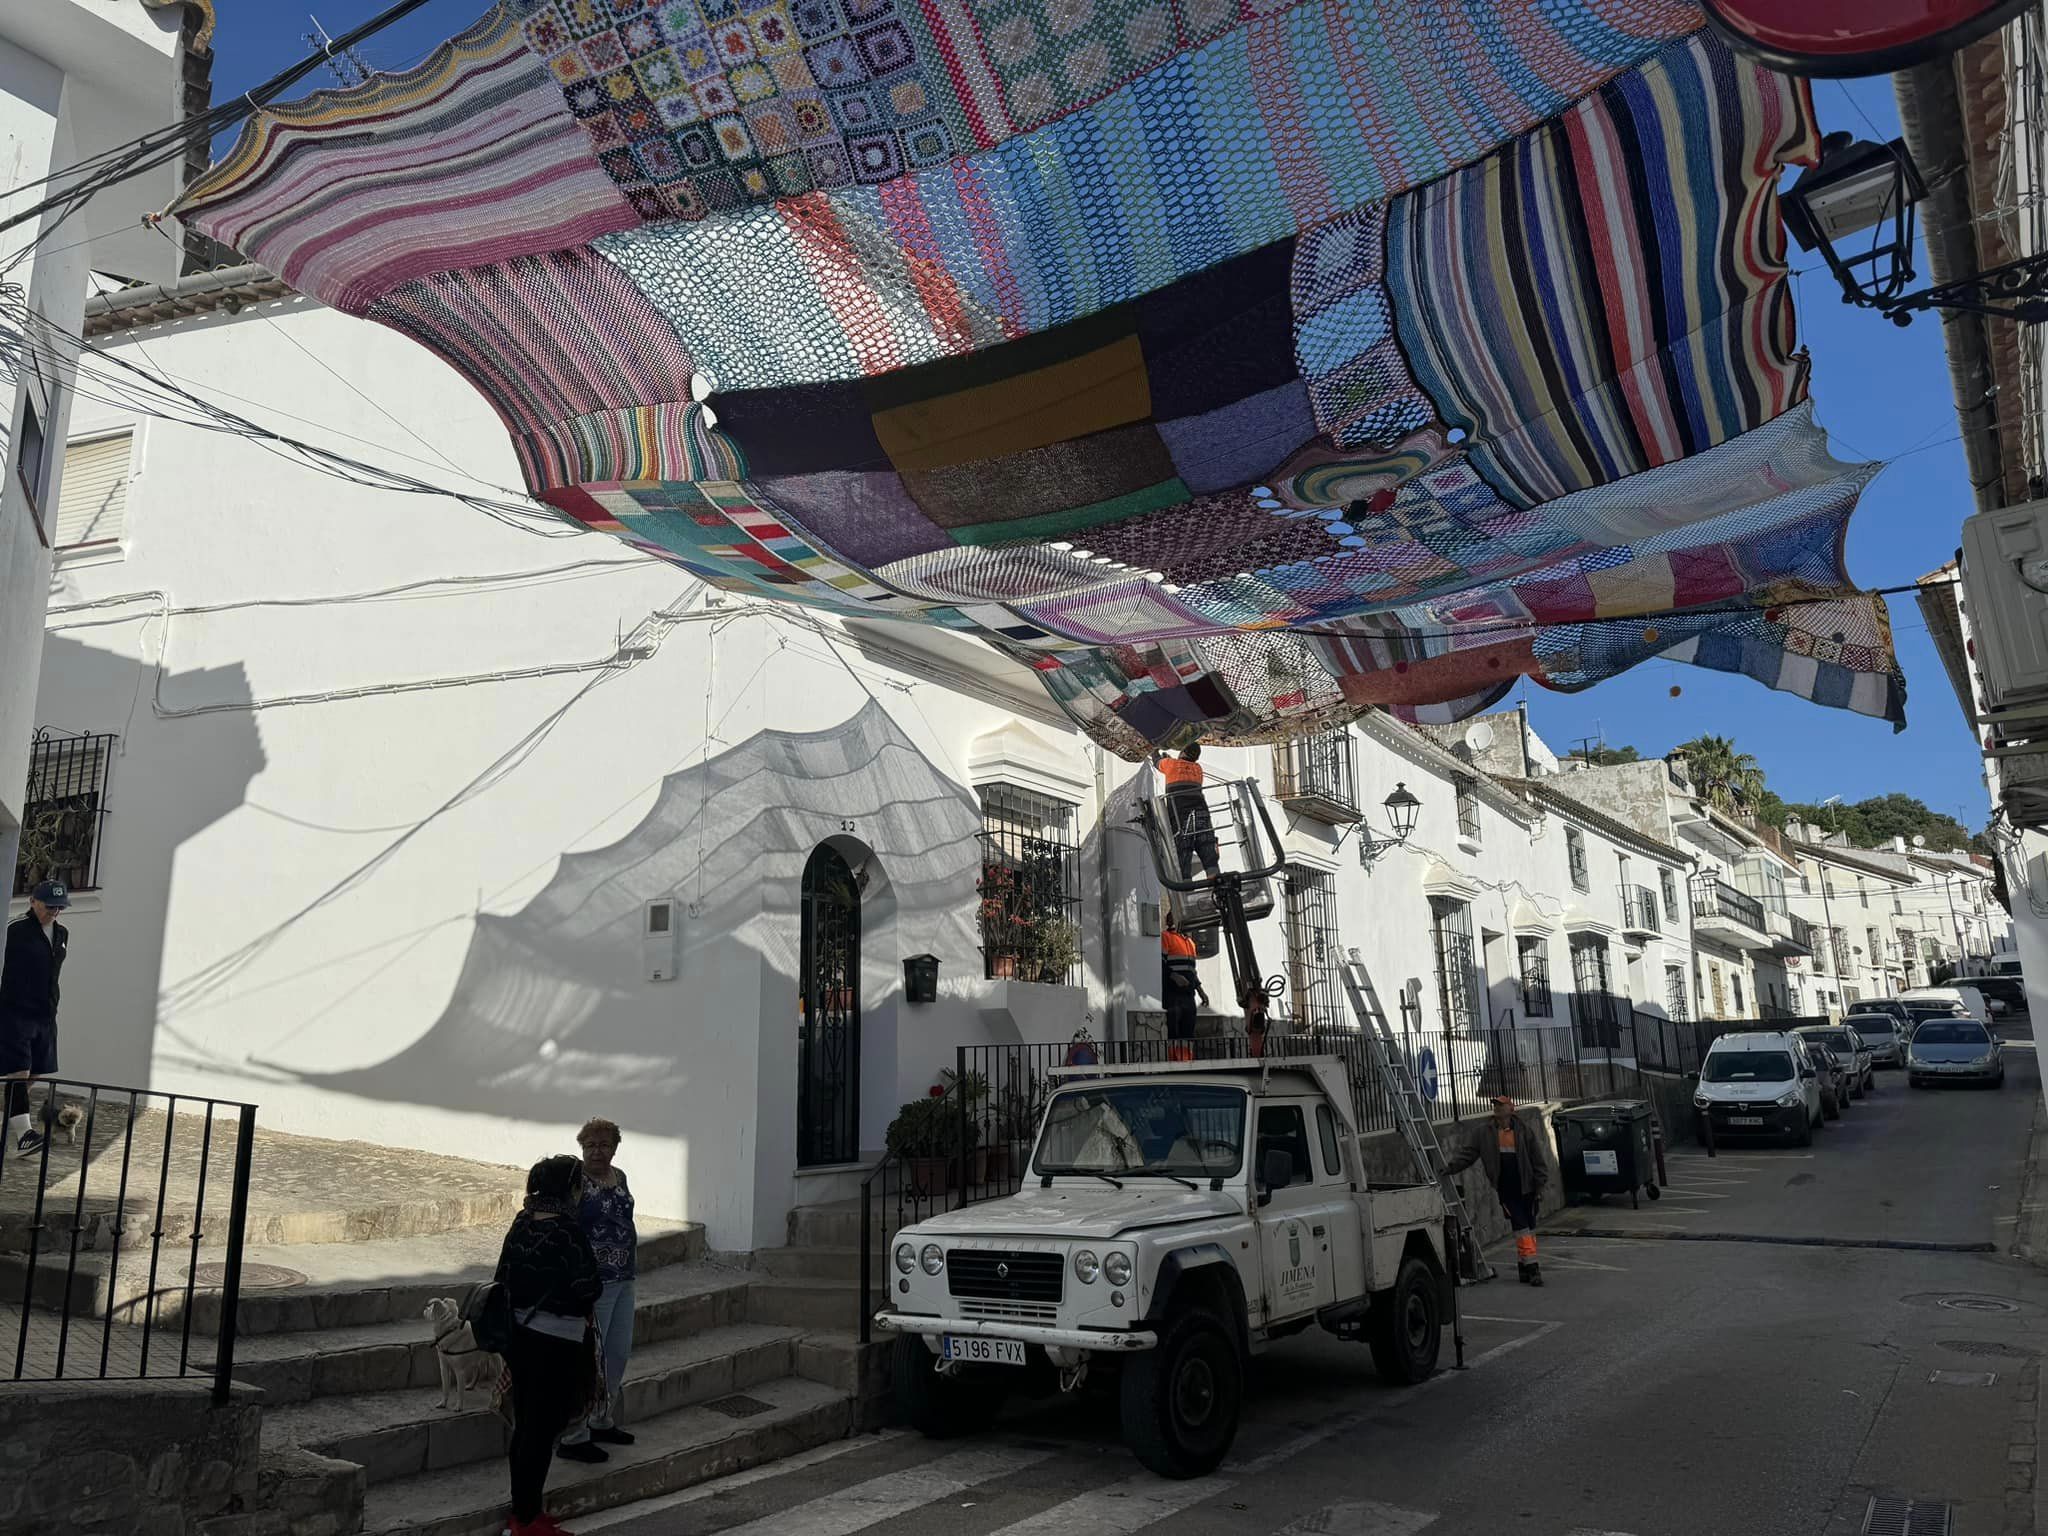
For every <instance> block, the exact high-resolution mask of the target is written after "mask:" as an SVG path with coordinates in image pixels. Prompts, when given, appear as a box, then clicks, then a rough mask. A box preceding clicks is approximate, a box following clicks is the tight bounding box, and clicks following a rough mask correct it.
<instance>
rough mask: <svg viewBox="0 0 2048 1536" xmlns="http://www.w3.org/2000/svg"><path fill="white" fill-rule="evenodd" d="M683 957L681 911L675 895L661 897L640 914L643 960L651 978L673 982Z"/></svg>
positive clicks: (641, 955)
mask: <svg viewBox="0 0 2048 1536" xmlns="http://www.w3.org/2000/svg"><path fill="white" fill-rule="evenodd" d="M682 955H683V945H682V911H681V908H680V906H679V905H678V904H677V902H676V899H675V898H674V897H673V896H658V897H656V898H655V899H654V900H653V901H650V902H648V903H647V905H646V906H645V907H644V908H643V909H642V910H641V915H640V958H641V960H642V961H643V962H644V967H643V968H644V969H645V971H646V973H647V979H648V980H649V981H673V980H674V979H675V974H676V971H677V970H678V968H679V967H680V966H681V964H682Z"/></svg>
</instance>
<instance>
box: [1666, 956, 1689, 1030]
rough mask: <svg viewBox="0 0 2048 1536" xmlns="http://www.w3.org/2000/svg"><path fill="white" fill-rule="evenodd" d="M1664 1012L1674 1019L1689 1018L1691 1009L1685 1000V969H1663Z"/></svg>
mask: <svg viewBox="0 0 2048 1536" xmlns="http://www.w3.org/2000/svg"><path fill="white" fill-rule="evenodd" d="M1664 1011H1665V1012H1666V1013H1668V1014H1670V1015H1671V1017H1672V1018H1674V1019H1683V1018H1689V1017H1691V1009H1689V1008H1688V1007H1687V1006H1686V1000H1685V967H1684V966H1682V965H1667V966H1665V967H1664Z"/></svg>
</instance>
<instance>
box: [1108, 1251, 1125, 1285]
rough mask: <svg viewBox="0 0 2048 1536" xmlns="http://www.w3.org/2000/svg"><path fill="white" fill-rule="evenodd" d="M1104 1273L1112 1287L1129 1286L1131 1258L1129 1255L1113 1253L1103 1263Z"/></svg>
mask: <svg viewBox="0 0 2048 1536" xmlns="http://www.w3.org/2000/svg"><path fill="white" fill-rule="evenodd" d="M1102 1272H1103V1274H1105V1275H1107V1276H1108V1277H1109V1283H1110V1284H1111V1285H1129V1284H1130V1283H1131V1256H1130V1255H1129V1254H1127V1253H1112V1254H1111V1255H1110V1256H1109V1257H1108V1258H1106V1259H1104V1260H1103V1261H1102Z"/></svg>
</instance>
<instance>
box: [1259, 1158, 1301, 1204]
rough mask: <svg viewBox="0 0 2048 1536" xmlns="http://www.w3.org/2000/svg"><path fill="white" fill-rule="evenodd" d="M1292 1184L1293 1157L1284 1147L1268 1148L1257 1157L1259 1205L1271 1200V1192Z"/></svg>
mask: <svg viewBox="0 0 2048 1536" xmlns="http://www.w3.org/2000/svg"><path fill="white" fill-rule="evenodd" d="M1293 1182H1294V1156H1293V1154H1292V1153H1290V1152H1289V1151H1288V1150H1287V1149H1286V1148H1285V1147H1268V1148H1267V1149H1266V1150H1265V1151H1264V1152H1263V1153H1262V1154H1260V1157H1259V1204H1261V1205H1264V1204H1266V1203H1267V1202H1268V1201H1270V1200H1271V1199H1272V1198H1273V1191H1274V1190H1276V1189H1285V1188H1286V1187H1287V1186H1288V1185H1289V1184H1292V1183H1293Z"/></svg>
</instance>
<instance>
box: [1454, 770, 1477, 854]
mask: <svg viewBox="0 0 2048 1536" xmlns="http://www.w3.org/2000/svg"><path fill="white" fill-rule="evenodd" d="M1457 792H1458V836H1460V837H1462V838H1465V839H1466V840H1467V841H1469V842H1474V843H1476V842H1478V841H1479V781H1478V780H1476V779H1471V778H1467V777H1465V776H1464V775H1462V774H1461V775H1460V776H1459V777H1458V781H1457Z"/></svg>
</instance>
